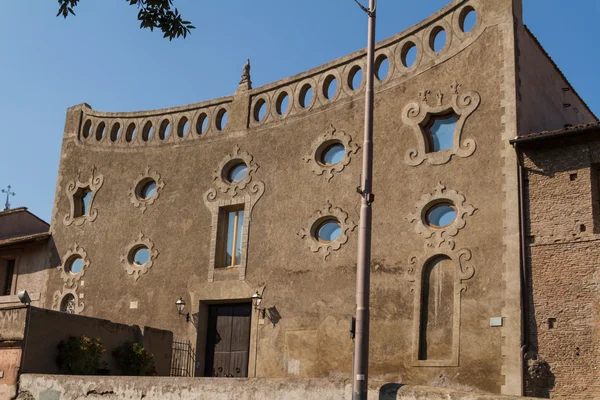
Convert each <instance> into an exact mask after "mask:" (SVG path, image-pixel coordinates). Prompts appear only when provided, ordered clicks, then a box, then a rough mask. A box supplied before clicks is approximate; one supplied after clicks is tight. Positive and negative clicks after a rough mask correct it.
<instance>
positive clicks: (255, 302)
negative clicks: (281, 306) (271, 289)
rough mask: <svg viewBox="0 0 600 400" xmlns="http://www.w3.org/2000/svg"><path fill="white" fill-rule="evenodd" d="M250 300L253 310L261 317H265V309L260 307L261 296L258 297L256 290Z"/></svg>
mask: <svg viewBox="0 0 600 400" xmlns="http://www.w3.org/2000/svg"><path fill="white" fill-rule="evenodd" d="M251 299H252V305H253V306H254V309H255V310H256V311H258V312H260V313H261V314H262V317H263V318H264V317H265V308H264V307H261V306H260V303H261V302H262V296H261V295H260V293H258V290H257V291H256V293H254V294H253V295H252V297H251Z"/></svg>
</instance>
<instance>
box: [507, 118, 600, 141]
mask: <svg viewBox="0 0 600 400" xmlns="http://www.w3.org/2000/svg"><path fill="white" fill-rule="evenodd" d="M590 131H600V121H595V122H590V123H589V124H580V125H574V126H567V127H565V128H563V129H557V130H554V131H543V132H534V133H528V134H526V135H521V136H519V137H516V138H514V139H512V140H511V141H510V143H521V142H529V141H531V140H536V139H550V138H554V137H557V136H564V135H569V136H570V135H575V134H580V133H586V132H590Z"/></svg>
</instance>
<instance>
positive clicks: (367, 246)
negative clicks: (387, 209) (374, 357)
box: [352, 0, 377, 400]
mask: <svg viewBox="0 0 600 400" xmlns="http://www.w3.org/2000/svg"><path fill="white" fill-rule="evenodd" d="M355 1H356V2H357V4H359V6H360V7H361V8H362V9H363V11H365V12H366V13H367V15H368V16H369V27H368V29H369V33H368V45H367V74H366V75H367V82H366V93H365V134H364V136H365V137H364V143H363V163H362V182H361V187H360V190H359V192H360V194H361V197H362V200H361V207H360V230H359V235H358V258H357V263H356V332H355V334H356V336H355V339H354V361H353V362H354V365H353V376H352V399H353V400H366V399H367V393H368V382H369V286H370V280H371V279H370V278H371V277H370V269H371V225H372V209H371V205H372V204H373V201H374V200H375V195H374V194H373V192H372V183H373V182H372V181H373V79H374V70H373V68H374V64H375V56H374V53H375V20H376V10H377V5H376V3H377V2H376V0H369V8H368V9H367V8H365V7H363V6H362V5H360V3H358V1H357V0H355Z"/></svg>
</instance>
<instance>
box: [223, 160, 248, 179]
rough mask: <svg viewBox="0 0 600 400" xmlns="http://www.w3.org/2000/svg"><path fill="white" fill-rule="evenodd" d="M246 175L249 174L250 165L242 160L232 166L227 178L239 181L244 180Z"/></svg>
mask: <svg viewBox="0 0 600 400" xmlns="http://www.w3.org/2000/svg"><path fill="white" fill-rule="evenodd" d="M246 175H248V166H247V165H246V164H244V163H243V162H242V163H239V164H235V165H234V166H233V167H231V169H230V170H229V173H228V174H227V180H229V182H230V183H237V182H240V181H242V180H243V179H244V178H245V177H246Z"/></svg>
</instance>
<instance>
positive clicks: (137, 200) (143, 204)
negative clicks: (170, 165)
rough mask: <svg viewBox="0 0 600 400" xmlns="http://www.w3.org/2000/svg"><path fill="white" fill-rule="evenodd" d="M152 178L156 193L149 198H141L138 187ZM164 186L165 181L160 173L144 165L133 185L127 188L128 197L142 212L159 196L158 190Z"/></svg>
mask: <svg viewBox="0 0 600 400" xmlns="http://www.w3.org/2000/svg"><path fill="white" fill-rule="evenodd" d="M150 180H153V181H154V182H155V183H156V193H154V195H153V196H152V197H150V198H147V199H143V198H141V197H140V196H139V193H138V192H139V190H138V188H139V187H140V186H143V185H144V184H145V183H146V182H148V181H150ZM164 187H165V183H164V182H163V180H162V178H161V176H160V174H159V173H158V172H156V171H153V170H151V169H150V167H149V166H148V167H146V170H145V171H144V172H142V173H141V174H139V175H138V177H137V178H136V180H135V182H134V183H133V186H132V187H131V188H130V189H129V199H130V200H131V203H132V204H133V206H134V207H136V208H139V209H140V210H142V214H143V213H145V212H146V209H147V208H148V207H150V206H151V205H152V204H154V203H155V202H156V200H158V198H159V197H160V192H161V191H162V189H163V188H164Z"/></svg>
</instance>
